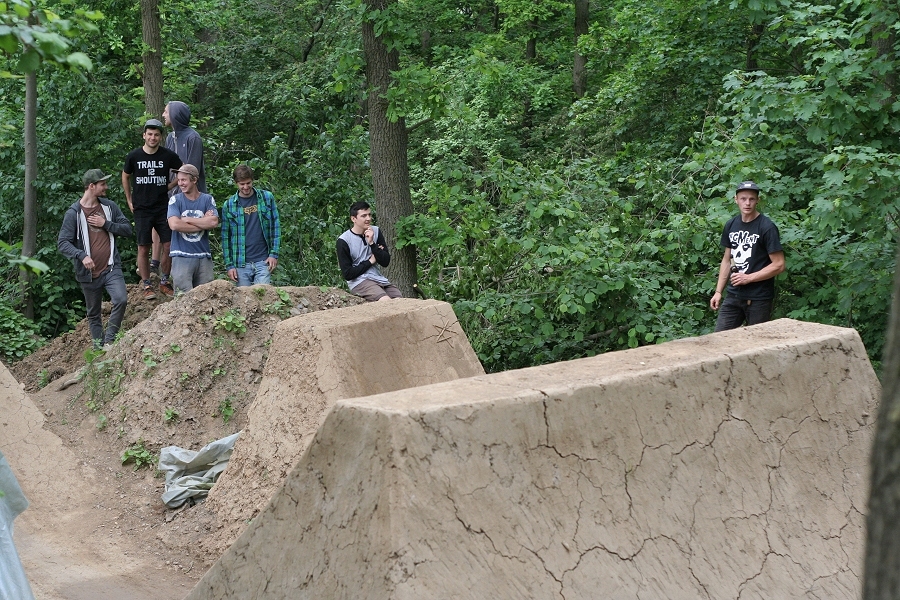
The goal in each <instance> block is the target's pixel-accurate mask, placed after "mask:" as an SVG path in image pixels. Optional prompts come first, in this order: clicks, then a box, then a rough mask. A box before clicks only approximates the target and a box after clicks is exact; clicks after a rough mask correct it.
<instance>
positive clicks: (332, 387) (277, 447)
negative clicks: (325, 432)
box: [201, 299, 484, 556]
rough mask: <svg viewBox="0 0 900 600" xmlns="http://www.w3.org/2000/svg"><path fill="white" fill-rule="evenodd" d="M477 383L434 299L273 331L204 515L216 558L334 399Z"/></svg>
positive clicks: (332, 315)
mask: <svg viewBox="0 0 900 600" xmlns="http://www.w3.org/2000/svg"><path fill="white" fill-rule="evenodd" d="M473 375H484V368H483V367H482V366H481V363H480V362H478V357H477V356H476V355H475V352H474V351H473V350H472V347H471V346H470V345H469V340H468V339H466V335H465V333H463V331H462V329H461V328H460V326H459V323H458V321H457V320H456V315H455V314H454V313H453V308H452V307H451V306H450V305H449V304H447V303H446V302H439V301H436V300H425V301H420V300H409V299H403V300H396V301H392V302H374V303H371V304H364V305H360V306H355V307H353V308H348V309H343V310H330V311H320V312H316V313H312V314H309V315H306V316H304V317H300V318H295V319H289V320H287V321H284V322H282V323H280V324H279V325H278V327H277V328H276V329H275V333H274V335H273V337H272V345H271V349H270V351H269V358H268V361H267V362H266V369H265V372H264V374H263V379H262V382H261V383H260V386H259V389H258V390H257V393H256V399H255V400H254V401H253V403H252V404H251V405H250V409H249V413H248V417H247V426H246V427H245V428H244V430H243V433H241V437H240V439H239V440H238V443H237V444H236V445H235V449H234V454H233V455H232V457H231V461H230V462H229V464H228V468H227V469H226V470H225V472H224V473H222V476H221V477H220V478H219V481H218V482H217V483H216V485H215V486H214V487H213V489H212V491H211V492H210V496H209V499H208V500H207V507H208V508H209V510H211V511H212V512H214V513H215V514H216V515H217V516H218V520H219V523H220V524H221V528H220V529H219V530H218V531H216V532H214V533H213V534H212V535H211V536H210V537H209V538H208V539H206V540H203V541H202V542H201V544H202V545H203V546H205V547H207V548H208V549H209V552H210V553H211V554H215V556H219V555H221V553H222V552H223V551H224V550H225V549H226V548H227V547H228V546H229V545H231V543H232V542H233V541H234V539H235V538H236V537H237V535H238V534H239V533H240V532H241V531H243V530H244V527H245V526H246V524H247V522H248V521H249V520H250V519H252V518H253V517H255V516H256V515H257V514H258V513H259V511H260V510H261V509H262V508H263V507H264V506H265V505H266V503H267V502H268V501H269V499H270V498H271V497H272V496H273V495H274V494H275V492H276V491H277V490H278V488H279V487H280V486H281V485H282V483H283V482H284V479H285V477H287V474H288V473H289V472H290V470H291V469H292V468H293V467H294V465H295V464H296V463H297V460H298V459H299V458H300V455H301V454H302V453H303V451H304V450H305V449H306V448H307V446H309V444H310V442H312V439H313V435H314V434H315V432H316V430H317V429H318V428H319V426H320V425H321V424H322V421H323V420H324V419H325V415H326V414H327V412H328V410H329V409H330V408H331V407H332V406H333V405H334V403H335V402H337V401H338V400H342V399H344V398H353V397H357V396H362V395H368V394H377V393H382V392H392V391H395V390H400V389H403V388H408V387H416V386H421V385H425V384H428V383H440V382H445V381H451V380H454V379H459V378H462V377H471V376H473Z"/></svg>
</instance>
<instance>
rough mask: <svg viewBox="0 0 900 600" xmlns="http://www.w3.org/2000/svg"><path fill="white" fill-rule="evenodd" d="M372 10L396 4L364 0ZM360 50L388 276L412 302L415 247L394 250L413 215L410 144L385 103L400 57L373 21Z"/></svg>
mask: <svg viewBox="0 0 900 600" xmlns="http://www.w3.org/2000/svg"><path fill="white" fill-rule="evenodd" d="M364 1H365V3H366V5H367V6H368V7H369V8H370V9H374V10H384V9H385V8H386V7H387V6H388V5H389V4H391V3H393V2H395V1H396V0H364ZM362 39H363V52H364V54H365V59H366V83H367V85H368V90H369V93H368V103H367V104H368V115H369V148H370V150H369V164H370V165H371V170H372V184H373V187H374V190H375V208H376V209H377V211H378V226H379V227H380V228H381V230H382V232H383V233H384V237H385V240H386V241H387V243H388V248H389V250H390V252H391V265H390V267H389V268H388V269H387V271H388V272H387V277H388V278H389V279H390V280H391V282H392V283H393V284H394V285H396V286H397V287H398V288H400V291H401V292H403V295H404V296H405V297H409V298H415V292H414V291H413V284H415V283H416V282H417V280H418V278H417V273H416V249H415V248H414V247H412V246H407V247H405V248H403V249H402V250H397V249H396V247H395V245H394V244H395V243H396V238H397V235H396V233H397V228H396V225H397V221H398V220H399V219H401V218H402V217H406V216H408V215H411V214H412V213H413V207H412V197H411V195H410V191H409V163H408V162H407V146H408V143H409V140H408V133H407V131H406V121H405V119H403V117H400V118H398V119H397V120H396V121H395V122H393V123H391V122H390V120H389V119H388V116H387V109H388V101H387V98H386V97H385V95H386V94H387V90H388V87H389V85H390V83H391V71H396V70H398V69H399V68H400V67H399V63H400V57H399V53H398V52H397V50H391V51H388V49H387V46H385V44H384V42H383V41H382V40H381V39H380V38H379V37H377V36H376V35H375V28H374V25H373V23H372V22H371V21H369V20H366V21H364V22H363V28H362Z"/></svg>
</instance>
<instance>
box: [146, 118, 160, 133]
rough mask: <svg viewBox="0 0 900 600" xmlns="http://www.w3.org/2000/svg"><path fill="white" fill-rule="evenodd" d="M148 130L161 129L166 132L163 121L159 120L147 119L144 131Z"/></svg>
mask: <svg viewBox="0 0 900 600" xmlns="http://www.w3.org/2000/svg"><path fill="white" fill-rule="evenodd" d="M148 129H159V130H160V131H164V129H163V124H162V121H160V120H159V119H147V122H146V123H144V131H147V130H148Z"/></svg>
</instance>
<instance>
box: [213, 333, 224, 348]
mask: <svg viewBox="0 0 900 600" xmlns="http://www.w3.org/2000/svg"><path fill="white" fill-rule="evenodd" d="M224 345H225V338H224V337H223V336H221V335H217V336H216V337H214V338H213V348H221V347H222V346H224Z"/></svg>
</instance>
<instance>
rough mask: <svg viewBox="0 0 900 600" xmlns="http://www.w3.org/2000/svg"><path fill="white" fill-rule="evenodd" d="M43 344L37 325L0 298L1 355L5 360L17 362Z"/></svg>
mask: <svg viewBox="0 0 900 600" xmlns="http://www.w3.org/2000/svg"><path fill="white" fill-rule="evenodd" d="M42 345H43V339H42V338H41V337H40V336H39V335H38V328H37V325H35V323H34V322H32V321H30V320H29V319H27V318H25V317H24V316H23V315H22V314H21V313H19V312H18V311H16V310H15V309H14V308H13V307H12V306H10V305H9V304H8V303H7V302H6V301H3V300H0V355H2V357H3V360H5V361H8V362H15V361H17V360H19V359H21V358H24V357H26V356H28V355H29V354H31V353H32V352H34V351H35V350H37V349H38V348H40V347H41V346H42Z"/></svg>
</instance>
